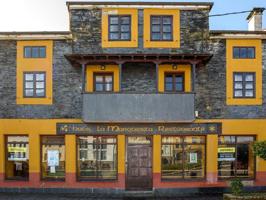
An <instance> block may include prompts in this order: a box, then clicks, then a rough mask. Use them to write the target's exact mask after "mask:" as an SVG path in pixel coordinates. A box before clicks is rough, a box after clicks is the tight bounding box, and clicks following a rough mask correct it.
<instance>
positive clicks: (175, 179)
mask: <svg viewBox="0 0 266 200" xmlns="http://www.w3.org/2000/svg"><path fill="white" fill-rule="evenodd" d="M193 136H195V137H203V138H204V142H200V143H193V142H191V143H188V142H185V137H193ZM163 137H180V138H181V142H180V143H178V142H177V143H167V142H165V143H163ZM177 144H180V145H181V146H182V178H173V179H168V178H163V177H162V162H161V181H165V182H167V181H168V182H173V181H182V182H183V181H186V182H193V181H195V180H196V181H199V180H206V178H207V168H206V167H207V156H206V155H207V136H206V135H164V136H162V137H161V151H162V146H163V145H177ZM186 145H204V155H205V158H204V165H203V166H204V176H203V177H202V178H190V179H189V178H185V167H184V164H185V156H184V155H185V146H186ZM161 159H162V155H161Z"/></svg>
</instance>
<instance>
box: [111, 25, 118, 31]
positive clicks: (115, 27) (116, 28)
mask: <svg viewBox="0 0 266 200" xmlns="http://www.w3.org/2000/svg"><path fill="white" fill-rule="evenodd" d="M110 31H111V32H118V25H110Z"/></svg>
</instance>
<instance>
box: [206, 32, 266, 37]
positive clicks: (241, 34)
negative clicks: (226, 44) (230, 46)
mask: <svg viewBox="0 0 266 200" xmlns="http://www.w3.org/2000/svg"><path fill="white" fill-rule="evenodd" d="M210 38H211V39H216V38H217V39H230V38H232V39H242V38H243V39H266V31H265V30H262V31H243V30H211V31H210Z"/></svg>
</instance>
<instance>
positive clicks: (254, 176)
mask: <svg viewBox="0 0 266 200" xmlns="http://www.w3.org/2000/svg"><path fill="white" fill-rule="evenodd" d="M225 136H230V137H235V141H234V142H233V143H221V142H220V140H219V137H225ZM219 137H218V148H219V146H220V145H228V146H229V147H235V149H236V152H235V154H236V160H235V161H234V173H235V175H234V176H231V177H228V178H222V177H219V166H218V165H219V164H218V162H219V161H218V160H217V172H218V180H221V181H223V180H232V179H235V178H240V179H241V180H256V167H257V166H256V156H255V155H254V163H253V164H254V170H253V177H239V176H237V173H236V172H237V144H250V142H237V138H238V137H252V138H253V142H255V141H256V139H257V138H256V136H255V135H220V136H219ZM217 157H218V151H217Z"/></svg>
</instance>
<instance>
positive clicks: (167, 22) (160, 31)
mask: <svg viewBox="0 0 266 200" xmlns="http://www.w3.org/2000/svg"><path fill="white" fill-rule="evenodd" d="M151 40H152V41H171V40H173V16H151Z"/></svg>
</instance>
